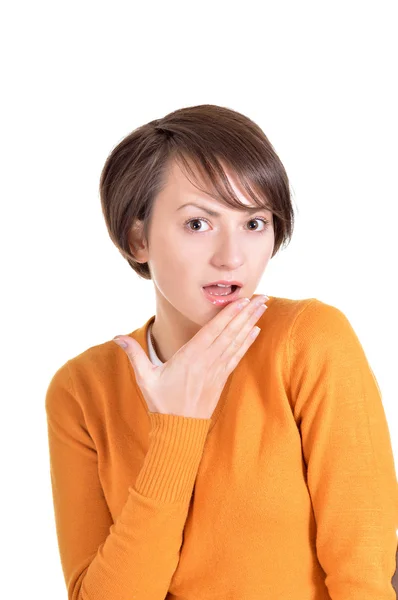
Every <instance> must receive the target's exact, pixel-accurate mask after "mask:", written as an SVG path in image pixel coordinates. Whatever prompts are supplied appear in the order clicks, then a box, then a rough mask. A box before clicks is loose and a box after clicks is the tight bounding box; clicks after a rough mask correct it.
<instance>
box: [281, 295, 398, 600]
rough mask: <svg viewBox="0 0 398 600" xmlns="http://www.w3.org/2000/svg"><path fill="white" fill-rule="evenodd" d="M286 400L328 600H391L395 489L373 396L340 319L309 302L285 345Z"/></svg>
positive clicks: (370, 378) (359, 353) (397, 518)
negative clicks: (301, 457) (302, 461)
mask: <svg viewBox="0 0 398 600" xmlns="http://www.w3.org/2000/svg"><path fill="white" fill-rule="evenodd" d="M289 350H290V370H291V400H292V404H293V410H294V415H295V418H296V422H297V424H298V426H299V429H300V433H301V438H302V447H303V455H304V459H305V462H306V465H307V484H308V488H309V492H310V495H311V500H312V505H313V509H314V515H315V519H316V524H317V540H316V547H317V554H318V559H319V562H320V564H321V566H322V568H323V569H324V571H325V573H326V581H325V582H326V585H327V587H328V590H329V594H330V596H331V598H332V599H333V600H358V599H359V598H360V599H361V600H375V599H376V598H377V600H395V593H394V589H393V587H392V583H391V579H392V576H393V573H394V571H395V556H396V548H397V535H396V530H397V528H398V486H397V479H396V472H395V466H394V458H393V453H392V447H391V439H390V434H389V430H388V425H387V421H386V417H385V413H384V409H383V405H382V400H381V393H380V389H379V386H378V384H377V381H376V378H375V376H374V374H373V371H372V369H371V368H370V366H369V363H368V361H367V358H366V356H365V353H364V351H363V349H362V346H361V344H360V342H359V339H358V337H357V336H356V334H355V332H354V330H353V328H352V327H351V325H350V323H349V321H348V319H347V318H346V317H345V315H344V314H343V313H342V312H341V311H340V310H339V309H337V308H335V307H333V306H331V305H328V304H325V303H323V302H321V301H319V300H316V299H315V300H313V301H312V302H311V303H309V304H307V305H306V307H305V308H304V309H303V311H301V313H300V314H299V315H298V316H297V318H296V320H295V323H294V324H293V326H292V329H291V337H290V344H289Z"/></svg>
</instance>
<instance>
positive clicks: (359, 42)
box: [0, 0, 398, 600]
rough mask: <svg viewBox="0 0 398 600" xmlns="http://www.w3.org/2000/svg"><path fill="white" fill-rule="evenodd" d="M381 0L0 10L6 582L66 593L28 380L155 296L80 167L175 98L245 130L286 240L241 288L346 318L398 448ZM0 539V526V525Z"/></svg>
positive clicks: (388, 112)
mask: <svg viewBox="0 0 398 600" xmlns="http://www.w3.org/2000/svg"><path fill="white" fill-rule="evenodd" d="M396 8H397V6H396V2H389V1H383V0H377V1H374V2H364V1H361V2H359V1H358V2H352V1H350V0H344V1H340V2H322V1H319V0H317V1H313V2H308V1H300V2H293V1H292V2H286V1H281V0H278V1H277V2H272V3H271V2H250V1H245V2H243V3H228V4H227V3H226V2H216V1H213V2H209V3H206V2H200V3H199V2H195V3H190V2H185V3H175V2H174V3H173V2H162V3H161V2H158V3H156V2H154V3H153V2H152V3H148V4H147V5H146V4H145V3H143V2H140V3H138V2H125V3H123V2H107V3H104V2H96V3H94V2H84V0H80V1H79V2H76V1H74V2H68V3H67V2H63V3H62V2H54V1H53V2H40V1H36V2H29V3H28V2H14V3H9V4H8V6H7V8H6V9H5V8H3V9H2V15H1V18H0V22H1V25H0V27H1V30H0V40H1V42H0V43H1V48H0V49H1V56H2V59H1V61H2V77H1V81H2V87H3V91H2V94H1V104H2V109H1V136H0V137H1V165H2V177H1V225H0V227H1V229H0V231H1V261H2V264H1V268H2V284H3V285H2V289H3V292H2V310H1V331H2V338H3V339H2V342H3V343H2V353H3V360H2V365H3V368H2V428H1V429H2V434H1V436H0V439H1V460H2V504H4V506H3V509H2V528H3V532H2V539H3V540H4V539H5V538H6V539H7V542H6V544H5V546H6V554H7V556H6V560H5V561H4V559H3V560H2V566H3V568H4V577H3V585H6V584H7V582H9V583H10V589H9V591H8V593H7V599H8V600H11V599H14V598H28V597H29V598H38V597H40V598H42V599H47V598H49V599H50V598H51V599H54V598H57V599H61V598H66V591H65V584H64V581H63V578H62V571H61V566H60V562H59V556H58V548H57V545H56V544H57V541H56V536H55V525H54V520H53V506H52V498H51V489H50V475H49V457H48V448H47V429H46V418H45V409H44V397H45V392H46V389H47V386H48V384H49V381H50V379H51V377H52V375H53V374H54V372H55V371H56V370H57V369H58V368H59V367H60V366H61V365H62V364H63V363H64V362H66V361H67V360H68V359H70V358H72V357H73V356H75V355H76V354H78V353H80V352H83V351H84V350H85V349H87V348H88V347H90V346H94V345H96V344H100V343H102V342H104V341H106V340H109V339H111V338H112V337H114V336H115V335H116V334H119V333H129V332H131V331H133V330H134V329H135V328H137V327H140V326H141V325H142V324H143V323H144V322H145V321H146V320H147V319H148V318H149V317H150V316H151V315H153V314H155V302H154V292H153V284H152V282H150V281H144V280H142V279H140V278H139V277H138V276H137V275H136V274H135V273H134V272H133V271H132V270H131V268H130V267H129V266H128V264H127V262H126V261H125V260H124V259H123V258H122V256H121V255H120V254H119V252H118V250H117V249H116V248H115V246H114V245H113V244H112V242H111V241H110V239H109V237H108V233H107V230H106V227H105V223H104V221H103V217H102V213H101V208H100V200H99V194H98V184H99V176H100V171H101V169H102V166H103V164H104V162H105V159H106V157H107V155H108V154H109V152H110V151H111V149H112V148H113V147H114V146H115V145H116V143H118V142H119V141H120V140H121V139H122V138H123V137H124V136H125V135H127V134H128V133H129V132H130V131H132V129H134V128H135V127H137V126H139V125H141V124H143V123H146V122H148V121H150V120H152V119H155V118H159V117H162V116H164V115H165V114H167V113H168V112H170V111H172V110H175V109H177V108H181V107H183V106H191V105H195V104H202V103H211V104H219V105H222V106H226V107H229V108H233V109H234V110H238V111H240V112H242V113H244V114H246V115H247V116H249V117H250V118H252V119H253V120H254V121H256V122H257V123H258V124H259V125H260V127H261V128H262V129H263V130H264V132H265V133H266V135H267V136H268V138H269V139H270V141H271V143H272V144H273V145H274V147H275V149H276V151H277V153H278V155H279V156H280V158H281V160H282V162H283V164H284V165H285V168H286V170H287V173H288V176H289V178H290V181H291V186H292V189H293V192H294V198H293V201H294V205H295V209H296V227H295V231H294V235H293V240H292V242H291V243H290V245H289V246H288V248H287V249H286V250H284V251H281V252H279V254H278V255H277V256H276V257H275V258H274V259H272V260H271V262H270V263H269V266H268V268H267V269H266V271H265V273H264V277H263V280H262V283H261V285H260V286H259V288H258V290H256V293H263V292H264V293H268V294H269V295H272V296H282V297H289V298H310V297H315V298H318V299H320V300H322V301H324V302H326V303H329V304H333V305H335V306H337V307H338V308H339V309H341V310H342V311H343V312H344V313H345V314H346V316H347V317H348V319H349V320H350V322H351V324H352V326H353V327H354V329H355V331H356V333H357V335H358V337H359V339H360V341H361V343H362V345H363V347H364V350H365V352H366V355H367V357H368V359H369V362H370V364H371V366H372V368H373V371H374V373H375V375H376V378H377V380H378V383H379V385H380V388H381V390H382V394H383V405H384V409H385V413H386V417H387V420H388V424H389V427H390V433H391V438H392V446H393V452H394V457H395V461H396V464H398V422H397V383H396V378H397V369H398V364H397V363H398V361H397V359H398V353H397V337H398V330H397V323H398V319H397V313H396V305H397V301H396V296H395V294H394V292H395V293H396V289H397V286H396V282H397V212H398V211H397V200H398V198H397V182H396V174H397V158H398V156H397V135H398V127H397V106H398V97H397V86H396V83H397V56H398V55H397V49H398V48H397V35H396V30H397V21H396V18H395V17H393V14H394V10H396ZM3 543H4V542H3Z"/></svg>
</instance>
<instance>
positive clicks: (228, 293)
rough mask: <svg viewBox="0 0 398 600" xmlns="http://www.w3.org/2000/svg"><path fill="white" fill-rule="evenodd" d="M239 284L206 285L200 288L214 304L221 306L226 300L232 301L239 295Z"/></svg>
mask: <svg viewBox="0 0 398 600" xmlns="http://www.w3.org/2000/svg"><path fill="white" fill-rule="evenodd" d="M240 289H241V288H240V286H239V285H231V287H230V288H223V287H219V286H212V285H211V286H206V287H203V288H202V290H203V292H204V294H205V297H206V298H207V299H208V300H209V301H210V302H211V303H212V304H214V305H216V306H221V305H223V304H226V303H228V302H234V300H237V299H238V297H239V292H240Z"/></svg>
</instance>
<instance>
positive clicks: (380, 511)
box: [45, 294, 398, 600]
mask: <svg viewBox="0 0 398 600" xmlns="http://www.w3.org/2000/svg"><path fill="white" fill-rule="evenodd" d="M255 295H256V294H255ZM267 304H268V307H269V308H268V310H267V311H266V312H265V313H264V315H263V316H262V317H261V318H260V320H259V323H258V324H259V326H260V327H261V333H260V335H259V336H258V337H257V339H256V341H255V342H254V343H253V345H252V346H251V347H250V348H249V350H248V351H247V353H246V354H245V356H244V357H243V358H242V359H241V361H240V363H239V364H238V366H237V367H236V368H235V370H234V371H233V372H232V373H231V375H230V377H229V378H228V381H227V383H226V385H225V387H224V390H223V393H222V395H221V398H220V400H219V403H218V405H217V407H216V409H215V410H214V412H213V415H212V418H211V419H194V418H188V417H181V416H175V415H162V414H155V413H151V412H149V411H148V410H147V406H146V403H145V400H144V398H143V396H142V394H141V392H140V390H139V388H138V386H137V384H136V381H135V375H134V370H133V368H132V366H131V365H130V362H129V360H128V358H127V356H126V354H125V352H124V351H123V350H122V349H121V348H119V347H118V346H117V345H116V344H115V343H114V342H113V341H111V340H110V341H106V342H105V343H103V344H99V345H97V346H94V347H91V348H88V349H87V350H86V351H84V352H83V353H81V354H79V355H78V356H76V357H74V358H72V359H70V360H68V361H67V362H66V363H65V364H64V365H63V366H62V367H60V368H59V369H58V371H57V372H56V373H55V374H54V376H53V378H52V379H51V382H50V384H49V387H48V390H47V395H46V405H45V408H46V414H47V423H48V436H49V452H50V464H51V484H52V493H53V501H54V512H55V522H56V529H57V536H58V544H59V551H60V558H61V563H62V569H63V573H64V576H65V582H66V585H67V589H68V598H69V599H70V600H165V599H167V600H330V599H332V600H395V592H394V589H393V587H392V584H391V578H392V576H393V573H394V570H395V551H396V547H397V528H398V486H397V478H396V471H395V463H394V457H393V453H392V447H391V439H390V434H389V429H388V425H387V421H386V417H385V413H384V409H383V405H382V401H381V395H380V390H379V387H378V384H377V382H376V379H375V376H374V374H373V371H372V370H371V368H370V366H369V363H368V361H367V359H366V356H365V354H364V351H363V349H362V346H361V344H360V342H359V340H358V338H357V336H356V334H355V333H354V330H353V329H352V327H351V325H350V323H349V321H348V319H347V318H346V317H345V315H344V313H343V312H342V311H340V310H339V309H338V308H336V307H334V306H331V305H328V304H325V303H323V302H322V301H320V300H318V299H315V298H309V299H304V300H292V299H288V298H279V297H270V300H269V301H268V302H267ZM153 320H154V316H152V317H151V318H150V319H149V320H148V321H147V322H146V323H145V324H144V325H143V326H142V327H140V328H139V329H136V330H135V331H133V332H132V333H130V334H128V335H130V336H131V337H133V338H134V339H136V340H137V341H138V342H139V343H140V345H141V346H142V347H143V348H144V350H145V351H146V353H147V355H148V356H149V357H150V358H151V357H153V362H157V363H158V364H159V362H160V361H159V360H158V359H157V358H156V357H155V355H154V354H153V348H151V347H150V346H149V344H150V338H149V335H148V327H149V325H150V324H151V323H152V321H153Z"/></svg>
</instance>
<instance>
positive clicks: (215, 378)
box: [114, 296, 269, 419]
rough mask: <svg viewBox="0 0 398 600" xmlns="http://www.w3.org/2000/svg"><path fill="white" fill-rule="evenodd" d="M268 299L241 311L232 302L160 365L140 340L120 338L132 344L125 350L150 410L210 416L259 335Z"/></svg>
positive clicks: (255, 301) (187, 415)
mask: <svg viewBox="0 0 398 600" xmlns="http://www.w3.org/2000/svg"><path fill="white" fill-rule="evenodd" d="M266 300H269V298H268V297H267V296H258V297H256V298H254V299H252V300H251V301H250V302H248V303H247V304H246V305H244V307H243V308H242V309H239V308H238V305H239V304H242V299H240V300H236V302H231V303H230V304H228V305H227V306H225V307H224V308H223V310H221V311H220V312H219V313H218V314H217V315H216V316H215V317H214V318H213V319H212V320H211V321H209V323H206V325H204V326H203V327H202V328H201V329H200V330H199V331H198V332H197V333H196V334H195V335H194V336H193V338H192V339H191V340H189V342H188V343H187V344H185V345H184V346H182V347H181V348H180V349H179V350H178V351H177V352H176V353H175V354H174V355H173V356H172V358H171V359H170V360H168V361H167V362H165V363H164V364H163V365H160V366H157V365H153V364H152V363H151V361H150V360H149V358H148V357H147V355H146V354H145V352H144V350H143V349H142V347H141V346H140V344H139V343H138V342H137V341H136V340H134V339H132V338H131V337H129V336H118V337H117V339H119V340H120V341H124V342H126V343H127V348H126V349H125V352H126V354H127V356H128V358H129V360H130V363H131V365H132V367H133V369H134V373H135V377H136V381H137V384H138V386H139V388H140V390H141V392H142V395H143V396H144V398H145V401H146V403H147V406H148V410H149V411H150V412H154V413H162V414H172V415H177V416H183V417H193V418H197V419H210V418H211V415H212V414H213V411H214V409H215V407H216V405H217V403H218V401H219V398H220V396H221V392H222V390H223V388H224V385H225V383H226V381H227V379H228V377H229V375H230V374H231V373H232V371H233V370H234V369H235V367H236V366H237V364H238V363H239V361H240V360H241V358H242V357H243V356H244V355H245V353H246V352H247V350H248V349H249V348H250V346H251V345H252V343H253V342H254V340H255V338H256V335H253V334H255V333H257V331H256V330H255V329H254V325H255V323H256V322H257V321H258V319H259V318H260V316H261V315H262V314H263V313H264V310H266V309H267V306H265V305H264V302H265V301H266ZM259 306H262V307H263V310H262V312H257V309H258V307H259ZM114 341H115V343H117V341H116V340H114Z"/></svg>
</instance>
